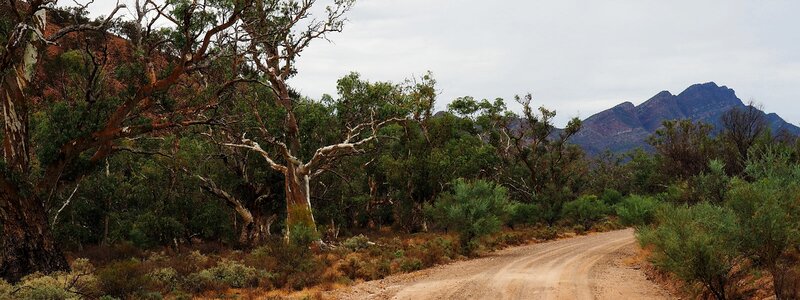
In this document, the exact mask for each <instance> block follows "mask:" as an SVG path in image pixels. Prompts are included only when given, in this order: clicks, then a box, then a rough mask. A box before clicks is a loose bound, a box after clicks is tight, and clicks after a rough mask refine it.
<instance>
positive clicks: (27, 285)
mask: <svg viewBox="0 0 800 300" xmlns="http://www.w3.org/2000/svg"><path fill="white" fill-rule="evenodd" d="M15 289H17V290H18V291H17V293H15V294H14V295H12V296H13V298H15V299H30V300H64V299H79V297H78V295H76V294H73V293H70V292H69V291H67V290H66V288H65V286H64V283H63V282H59V281H58V279H56V278H55V277H53V276H45V275H43V274H41V273H34V274H31V275H28V276H26V277H23V278H22V280H21V281H20V283H18V284H17V286H16V288H15Z"/></svg>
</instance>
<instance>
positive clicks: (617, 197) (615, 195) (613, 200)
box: [600, 188, 623, 205]
mask: <svg viewBox="0 0 800 300" xmlns="http://www.w3.org/2000/svg"><path fill="white" fill-rule="evenodd" d="M622 199H623V196H622V193H620V192H619V191H617V190H615V189H609V188H607V189H605V190H603V194H601V195H600V200H601V201H603V203H605V204H608V205H614V204H617V203H619V202H620V201H622Z"/></svg>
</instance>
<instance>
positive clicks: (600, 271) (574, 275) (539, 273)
mask: <svg viewBox="0 0 800 300" xmlns="http://www.w3.org/2000/svg"><path fill="white" fill-rule="evenodd" d="M636 250H637V245H636V243H635V239H634V235H633V230H631V229H627V230H619V231H612V232H606V233H597V234H591V235H587V236H580V237H575V238H570V239H562V240H558V241H552V242H547V243H541V244H534V245H528V246H521V247H514V248H509V249H505V250H501V251H498V252H495V253H493V254H492V255H490V256H488V257H484V258H480V259H475V260H469V261H462V262H456V263H453V264H449V265H444V266H439V267H436V268H433V269H428V270H422V271H418V272H414V273H410V274H403V275H398V276H392V277H388V278H386V279H383V280H376V281H370V282H364V283H361V284H358V285H355V286H352V287H350V288H347V289H344V290H340V291H336V292H334V293H333V294H332V295H331V296H332V297H334V298H337V299H414V300H422V299H669V298H670V297H669V295H668V294H667V293H666V292H665V291H664V290H663V289H661V288H659V287H658V286H657V285H655V284H654V283H652V282H650V281H648V280H647V279H646V278H645V276H644V274H643V273H642V272H641V271H639V270H638V268H635V267H631V266H628V265H627V263H626V262H625V260H626V258H628V257H631V256H633V255H635V253H636Z"/></svg>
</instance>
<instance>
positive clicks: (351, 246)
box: [342, 234, 374, 251]
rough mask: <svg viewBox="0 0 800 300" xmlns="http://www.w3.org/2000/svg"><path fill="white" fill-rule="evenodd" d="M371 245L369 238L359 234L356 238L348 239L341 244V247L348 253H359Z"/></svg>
mask: <svg viewBox="0 0 800 300" xmlns="http://www.w3.org/2000/svg"><path fill="white" fill-rule="evenodd" d="M370 244H374V243H371V242H370V241H369V238H367V237H366V236H364V235H363V234H359V235H357V236H354V237H351V238H348V239H346V240H344V242H342V247H344V248H345V249H347V250H350V251H359V250H363V249H367V248H369V246H370Z"/></svg>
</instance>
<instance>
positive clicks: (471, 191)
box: [429, 179, 511, 254]
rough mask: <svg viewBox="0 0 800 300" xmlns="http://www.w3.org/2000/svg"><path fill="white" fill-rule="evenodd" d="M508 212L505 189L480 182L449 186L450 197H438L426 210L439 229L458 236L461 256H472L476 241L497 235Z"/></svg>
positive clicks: (461, 180) (463, 182)
mask: <svg viewBox="0 0 800 300" xmlns="http://www.w3.org/2000/svg"><path fill="white" fill-rule="evenodd" d="M510 212H511V204H510V203H509V201H508V196H507V194H506V189H505V188H503V187H501V186H498V185H495V184H494V183H490V182H487V181H483V180H477V181H473V182H468V181H466V180H463V179H459V180H456V181H455V182H454V183H453V191H452V193H447V194H444V195H442V196H441V197H440V198H439V199H438V200H437V201H436V203H435V204H434V205H433V206H431V207H430V208H429V215H430V217H431V219H433V220H434V221H435V222H436V223H437V224H438V225H439V226H441V227H445V228H447V229H452V230H454V231H456V232H458V233H459V240H460V243H461V248H462V253H464V254H472V253H473V252H474V251H475V249H476V247H477V239H479V238H481V237H483V236H485V235H488V234H491V233H494V232H497V231H498V230H500V226H501V225H502V224H503V221H504V220H505V219H506V218H507V217H508V215H509V214H510Z"/></svg>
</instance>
